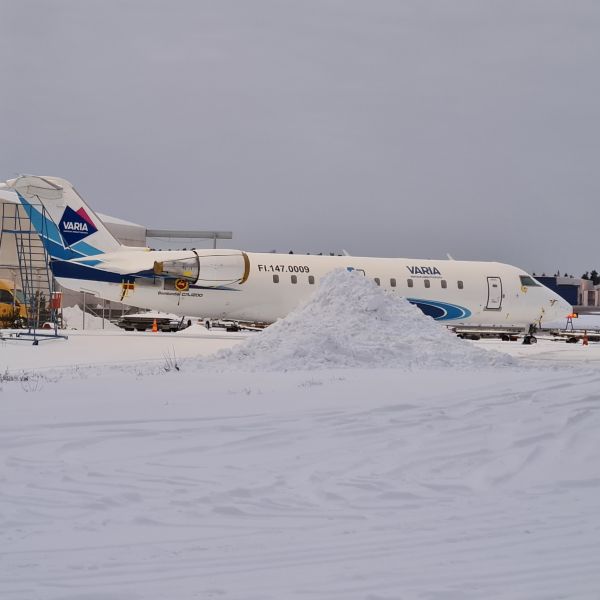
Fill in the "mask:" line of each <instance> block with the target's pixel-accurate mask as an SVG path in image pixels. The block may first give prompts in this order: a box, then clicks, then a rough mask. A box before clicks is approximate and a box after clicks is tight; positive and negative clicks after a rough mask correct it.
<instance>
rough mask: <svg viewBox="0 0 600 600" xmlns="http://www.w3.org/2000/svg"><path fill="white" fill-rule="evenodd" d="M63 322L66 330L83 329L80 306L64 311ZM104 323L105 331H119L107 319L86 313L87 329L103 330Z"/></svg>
mask: <svg viewBox="0 0 600 600" xmlns="http://www.w3.org/2000/svg"><path fill="white" fill-rule="evenodd" d="M62 315H63V322H64V326H65V329H83V311H82V310H81V309H80V308H79V306H69V307H67V308H63V310H62ZM102 321H104V329H113V330H114V329H119V328H118V327H117V326H116V325H113V324H112V323H111V322H110V321H108V320H107V319H102V318H100V317H95V316H94V315H90V314H89V313H85V329H86V330H90V331H96V330H98V329H102Z"/></svg>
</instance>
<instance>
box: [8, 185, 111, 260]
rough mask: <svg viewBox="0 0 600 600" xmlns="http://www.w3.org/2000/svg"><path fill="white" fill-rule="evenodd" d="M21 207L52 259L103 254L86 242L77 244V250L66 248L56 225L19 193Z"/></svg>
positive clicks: (68, 258)
mask: <svg viewBox="0 0 600 600" xmlns="http://www.w3.org/2000/svg"><path fill="white" fill-rule="evenodd" d="M17 196H18V197H19V200H20V201H21V205H22V206H23V209H24V210H25V213H26V214H27V216H28V217H29V220H30V221H31V224H32V225H33V228H34V229H35V230H36V231H37V232H38V234H39V236H40V238H41V239H42V242H43V244H44V246H45V247H46V251H47V252H48V254H49V255H50V256H51V257H52V258H58V259H60V260H70V259H73V258H82V257H84V256H95V255H97V254H103V252H102V251H101V250H98V249H97V248H94V247H93V246H90V245H89V244H86V243H84V242H80V243H79V244H76V246H77V248H76V249H74V248H70V247H65V245H64V243H63V238H62V236H61V234H60V231H59V230H58V227H57V226H56V223H54V221H52V220H51V219H49V218H47V217H44V215H43V214H42V213H41V212H40V211H39V210H38V209H37V208H35V207H34V206H33V205H31V204H30V203H29V202H28V201H27V200H25V198H23V196H21V194H19V193H18V192H17Z"/></svg>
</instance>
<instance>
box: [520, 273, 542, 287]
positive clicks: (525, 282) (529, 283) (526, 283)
mask: <svg viewBox="0 0 600 600" xmlns="http://www.w3.org/2000/svg"><path fill="white" fill-rule="evenodd" d="M519 279H520V280H521V285H522V286H523V287H540V284H539V283H538V282H537V281H536V280H535V279H534V278H533V277H529V275H519Z"/></svg>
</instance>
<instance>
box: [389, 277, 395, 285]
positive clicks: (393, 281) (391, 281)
mask: <svg viewBox="0 0 600 600" xmlns="http://www.w3.org/2000/svg"><path fill="white" fill-rule="evenodd" d="M390 286H392V287H396V280H395V279H394V278H393V277H392V279H390Z"/></svg>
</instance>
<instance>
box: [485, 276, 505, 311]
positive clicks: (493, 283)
mask: <svg viewBox="0 0 600 600" xmlns="http://www.w3.org/2000/svg"><path fill="white" fill-rule="evenodd" d="M487 284H488V299H487V304H486V307H485V308H486V310H500V309H501V308H502V280H501V279H500V277H488V278H487Z"/></svg>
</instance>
